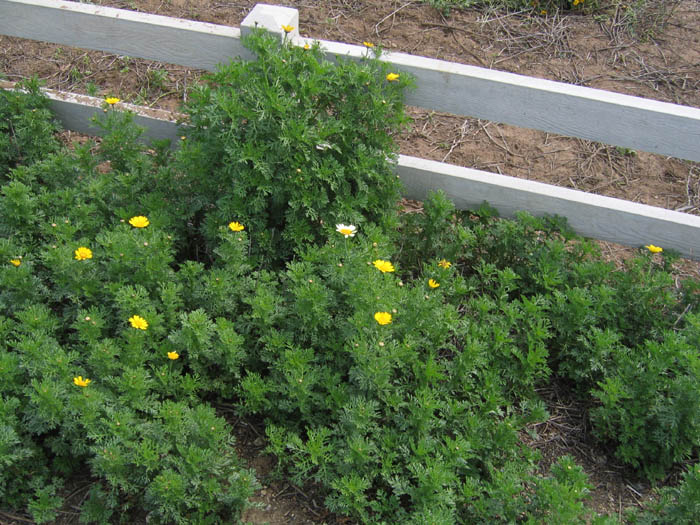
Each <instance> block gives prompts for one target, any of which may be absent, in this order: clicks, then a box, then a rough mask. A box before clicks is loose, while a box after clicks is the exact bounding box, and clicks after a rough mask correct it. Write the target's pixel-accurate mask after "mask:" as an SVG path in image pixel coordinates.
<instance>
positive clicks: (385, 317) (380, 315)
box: [374, 312, 391, 325]
mask: <svg viewBox="0 0 700 525" xmlns="http://www.w3.org/2000/svg"><path fill="white" fill-rule="evenodd" d="M374 320H375V321H377V322H378V323H379V324H381V325H385V324H389V323H390V322H391V314H390V313H389V312H377V313H376V314H374Z"/></svg>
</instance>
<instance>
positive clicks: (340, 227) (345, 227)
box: [335, 224, 357, 239]
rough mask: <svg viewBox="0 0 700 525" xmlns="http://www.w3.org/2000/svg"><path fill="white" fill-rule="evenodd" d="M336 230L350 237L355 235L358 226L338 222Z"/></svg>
mask: <svg viewBox="0 0 700 525" xmlns="http://www.w3.org/2000/svg"><path fill="white" fill-rule="evenodd" d="M335 231H337V232H338V233H340V234H341V235H344V236H345V238H346V239H347V238H348V237H354V236H355V233H356V232H357V228H356V227H355V226H353V225H352V224H336V225H335Z"/></svg>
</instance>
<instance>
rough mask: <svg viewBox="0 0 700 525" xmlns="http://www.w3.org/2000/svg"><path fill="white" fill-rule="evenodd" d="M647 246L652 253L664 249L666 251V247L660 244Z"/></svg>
mask: <svg viewBox="0 0 700 525" xmlns="http://www.w3.org/2000/svg"><path fill="white" fill-rule="evenodd" d="M645 248H646V249H647V250H649V251H650V252H651V253H661V252H662V251H664V249H663V248H661V247H660V246H654V245H653V244H649V245H648V246H645Z"/></svg>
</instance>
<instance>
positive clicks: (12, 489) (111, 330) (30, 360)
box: [0, 93, 256, 523]
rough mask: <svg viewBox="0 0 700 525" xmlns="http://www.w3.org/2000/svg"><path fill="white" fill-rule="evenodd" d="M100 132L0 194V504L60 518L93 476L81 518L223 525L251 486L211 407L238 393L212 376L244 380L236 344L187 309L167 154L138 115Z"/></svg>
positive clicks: (230, 332)
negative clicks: (74, 486) (77, 487)
mask: <svg viewBox="0 0 700 525" xmlns="http://www.w3.org/2000/svg"><path fill="white" fill-rule="evenodd" d="M23 96H28V97H38V96H39V95H38V93H35V94H30V95H23ZM30 100H31V98H30ZM18 107H24V106H22V105H21V104H20V105H19V106H18ZM30 112H31V111H30ZM31 113H33V112H31ZM44 118H48V116H47V115H44ZM47 125H48V124H47ZM102 125H103V127H104V129H105V132H106V133H107V135H106V137H105V140H104V141H103V143H102V145H101V147H100V148H96V147H95V145H94V144H88V145H86V146H84V147H78V148H76V149H75V151H67V150H56V151H46V152H45V154H44V155H43V156H42V157H39V158H36V159H34V162H33V163H32V164H26V165H22V166H19V165H18V166H16V167H15V168H14V169H12V170H11V171H10V172H9V173H8V176H7V180H6V183H5V184H4V185H2V187H0V192H1V194H2V198H1V199H0V231H2V232H7V233H8V235H7V236H3V238H2V239H0V258H1V260H2V264H0V416H1V417H0V465H2V468H1V469H0V507H2V508H7V506H10V507H11V508H14V509H26V511H27V512H29V513H30V514H31V515H32V517H33V518H34V519H35V520H36V521H37V522H40V523H44V522H47V521H50V520H52V519H54V518H55V516H56V512H57V510H58V509H59V508H60V506H61V505H62V496H63V495H65V494H66V492H65V487H66V485H67V483H69V481H70V480H71V479H74V478H75V477H76V476H86V475H87V476H91V477H93V478H94V480H95V484H94V485H93V487H92V489H91V490H90V496H89V498H88V499H87V500H86V503H85V505H84V506H83V509H82V519H83V520H85V521H86V522H90V523H109V522H114V521H115V520H117V521H121V522H124V521H128V520H129V519H130V516H131V515H132V514H131V513H133V512H137V513H141V514H143V513H146V514H147V515H148V519H149V521H151V522H154V523H193V522H194V523H220V522H221V520H223V519H232V518H235V516H237V515H240V512H241V511H242V509H243V508H244V506H245V504H246V501H247V499H248V497H249V496H250V495H251V494H252V492H253V490H254V488H255V486H256V482H255V478H254V476H253V474H252V473H251V472H250V471H248V470H246V469H244V468H243V467H242V466H241V464H240V460H239V459H238V457H237V454H236V451H235V448H234V445H233V440H232V437H231V431H230V428H229V426H228V424H227V423H226V421H224V420H223V419H221V418H220V417H217V416H216V414H215V412H214V410H213V409H212V408H211V407H210V406H209V405H208V403H207V401H206V400H205V398H206V397H207V396H208V394H209V393H211V394H217V393H221V392H226V391H228V392H230V390H231V386H230V385H228V384H227V385H224V384H223V383H222V382H216V381H215V380H214V379H213V378H211V369H212V368H213V367H214V366H215V365H216V366H221V371H224V372H226V373H229V374H234V373H235V372H236V364H237V360H236V359H237V357H236V356H237V355H238V354H237V353H238V352H240V344H241V340H240V337H239V336H237V334H236V332H235V330H234V328H233V326H232V325H231V323H230V322H229V321H226V320H225V319H217V320H216V322H215V323H209V320H208V319H207V318H203V317H202V315H201V312H200V311H199V310H197V309H196V307H195V308H193V309H192V310H191V311H190V310H187V309H186V308H185V303H186V301H185V300H184V299H183V297H182V290H183V284H182V283H181V282H180V280H178V279H177V274H178V272H177V269H178V265H177V262H176V254H177V250H178V248H179V247H178V244H180V242H179V240H180V239H181V234H180V232H182V231H185V229H186V227H185V226H182V225H181V224H180V223H179V221H178V220H177V218H176V217H175V216H174V215H173V214H172V213H170V211H169V207H168V205H167V201H166V199H165V195H168V192H167V188H165V187H164V186H162V185H160V184H159V182H158V179H159V177H158V174H159V171H160V170H161V168H162V166H161V165H160V164H159V158H158V157H153V156H151V155H150V154H148V153H147V152H146V149H145V146H143V145H140V144H139V143H138V142H137V139H138V138H139V135H140V131H139V130H138V129H137V128H136V127H135V126H134V125H133V122H132V117H131V115H129V114H122V113H120V112H118V111H115V110H113V109H109V110H108V111H107V114H106V115H105V118H104V120H103V121H102ZM37 126H39V128H41V126H40V125H39V124H38V123H37ZM42 129H43V128H42ZM95 153H96V154H95ZM105 168H107V169H105ZM136 216H143V217H144V220H142V221H141V222H138V221H134V220H133V217H136ZM146 217H147V218H148V219H147V220H145V218H146ZM185 276H186V272H183V280H185V279H184V277H185ZM137 316H138V317H137ZM138 319H141V321H140V322H139V321H138ZM210 324H211V326H210ZM210 329H211V331H212V332H213V333H209V330H210ZM199 341H201V344H200V345H199V346H197V345H195V342H199ZM189 358H191V361H189ZM217 373H218V372H217ZM117 516H119V517H118V518H117Z"/></svg>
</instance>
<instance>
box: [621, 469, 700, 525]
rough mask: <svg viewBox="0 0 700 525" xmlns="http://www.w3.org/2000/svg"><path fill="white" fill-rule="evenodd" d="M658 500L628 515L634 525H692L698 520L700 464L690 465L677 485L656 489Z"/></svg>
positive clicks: (699, 511)
mask: <svg viewBox="0 0 700 525" xmlns="http://www.w3.org/2000/svg"><path fill="white" fill-rule="evenodd" d="M658 493H659V496H660V497H659V499H658V501H656V502H654V503H652V504H651V505H650V506H649V508H647V509H644V510H643V511H636V512H631V513H630V515H629V516H628V518H629V520H630V522H631V523H633V524H635V525H693V524H695V523H698V522H699V521H700V464H695V465H691V466H690V467H689V468H688V470H687V471H686V472H685V473H684V474H683V478H682V480H681V483H680V485H679V486H678V487H664V488H662V489H661V490H659V491H658Z"/></svg>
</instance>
